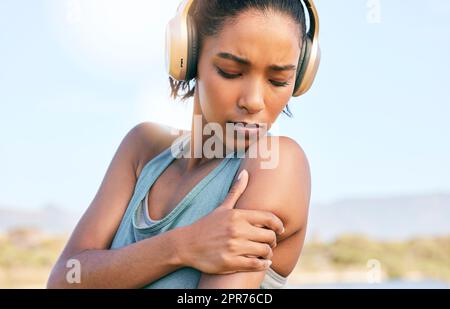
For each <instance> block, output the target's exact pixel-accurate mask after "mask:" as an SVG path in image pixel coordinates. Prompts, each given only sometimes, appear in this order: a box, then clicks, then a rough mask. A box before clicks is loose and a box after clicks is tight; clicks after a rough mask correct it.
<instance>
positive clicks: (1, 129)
mask: <svg viewBox="0 0 450 309" xmlns="http://www.w3.org/2000/svg"><path fill="white" fill-rule="evenodd" d="M178 3H179V1H178V0H166V1H162V2H158V4H157V6H156V4H155V2H154V1H149V0H127V1H125V0H36V1H34V0H33V1H32V0H0V288H43V287H45V283H46V280H47V277H48V274H49V271H50V269H51V267H52V264H53V263H54V262H55V261H56V259H57V257H58V255H59V253H60V251H61V250H62V247H63V246H64V243H65V241H66V240H67V237H68V236H69V235H70V233H71V231H72V229H73V227H74V225H75V224H76V222H77V220H78V219H79V218H80V216H81V214H82V213H83V212H84V211H85V210H86V208H87V207H88V206H89V204H90V203H91V201H92V199H93V197H94V195H95V193H96V192H97V189H98V187H99V185H100V183H101V180H102V179H103V176H104V174H105V172H106V169H107V167H108V165H109V163H110V161H111V159H112V156H113V155H114V153H115V151H116V149H117V147H118V145H119V143H120V141H121V140H122V139H123V137H124V136H125V134H126V133H127V132H128V131H129V130H130V129H131V128H132V127H133V126H135V125H136V124H138V123H140V122H143V121H153V122H158V123H163V124H166V125H170V126H173V127H177V128H183V129H190V121H191V113H192V102H189V103H187V104H186V103H181V102H178V101H172V100H170V99H169V96H168V94H169V84H168V77H167V73H166V72H165V68H164V34H165V25H166V23H167V21H168V20H169V19H170V18H171V17H172V16H173V14H174V12H175V10H176V8H177V5H178ZM315 3H316V6H317V9H318V11H319V15H320V21H321V29H320V30H321V32H320V35H321V37H320V42H321V48H322V63H321V67H320V70H319V73H318V76H317V79H316V82H315V84H314V86H313V88H312V89H311V91H310V92H308V93H307V94H306V95H305V96H302V97H300V98H292V100H291V101H290V103H289V106H290V109H291V110H292V112H293V114H294V118H292V119H291V118H288V117H287V116H285V115H284V114H282V115H280V117H279V119H278V121H277V123H276V124H275V125H274V128H273V129H272V132H273V133H274V134H280V135H287V136H290V137H292V138H294V139H295V140H296V141H297V142H298V143H299V144H300V145H301V146H302V148H303V149H304V150H305V152H306V154H307V156H308V159H309V162H310V166H311V173H312V196H311V205H310V217H309V223H308V233H307V241H306V244H305V247H304V249H303V253H302V256H301V258H300V260H299V263H298V265H297V267H296V269H295V271H294V272H293V273H292V275H291V276H290V278H289V287H293V288H309V287H319V288H336V287H337V288H346V287H349V288H352V287H354V288H380V287H387V288H433V287H437V288H449V287H450V121H449V119H450V106H449V104H448V102H450V94H449V90H448V87H449V77H448V72H449V71H450V60H449V57H448V55H450V36H449V35H448V34H449V32H450V19H449V18H448V17H449V16H450V2H449V1H445V0H430V1H426V2H423V1H418V0H412V1H402V0H389V1H387V0H347V1H345V6H344V5H342V2H341V1H325V0H316V1H315Z"/></svg>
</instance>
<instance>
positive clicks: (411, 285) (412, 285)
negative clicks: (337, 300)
mask: <svg viewBox="0 0 450 309" xmlns="http://www.w3.org/2000/svg"><path fill="white" fill-rule="evenodd" d="M287 288H288V289H450V284H449V283H445V282H440V281H418V282H414V281H387V282H382V283H374V284H370V283H333V284H305V285H291V286H288V287H287Z"/></svg>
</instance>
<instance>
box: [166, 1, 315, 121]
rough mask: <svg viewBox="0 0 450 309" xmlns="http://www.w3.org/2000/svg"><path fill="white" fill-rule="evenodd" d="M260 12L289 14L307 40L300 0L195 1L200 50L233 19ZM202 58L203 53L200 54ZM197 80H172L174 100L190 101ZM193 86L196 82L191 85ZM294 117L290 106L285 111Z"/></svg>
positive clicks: (194, 12)
mask: <svg viewBox="0 0 450 309" xmlns="http://www.w3.org/2000/svg"><path fill="white" fill-rule="evenodd" d="M250 9H256V10H259V11H262V12H264V13H265V12H268V11H274V12H280V13H284V14H287V15H288V16H291V17H292V19H293V20H294V21H295V22H296V23H297V24H298V25H299V27H300V33H301V34H302V38H301V40H302V41H303V40H304V38H305V36H306V21H305V11H304V7H303V3H302V2H301V1H300V0H195V1H194V2H193V4H192V8H191V11H190V14H191V16H192V19H193V22H194V23H195V26H196V29H197V36H198V46H199V48H200V49H201V48H202V46H203V40H204V39H205V37H209V36H216V35H218V33H219V32H220V31H221V30H222V28H223V27H224V25H225V22H226V21H228V19H229V18H231V19H233V18H236V17H237V16H238V15H239V14H240V13H241V12H244V11H247V10H250ZM198 54H200V53H198ZM195 81H196V78H195V77H194V78H192V79H190V80H188V81H177V80H175V79H173V78H172V77H170V76H169V82H170V88H171V94H170V96H171V97H172V98H173V99H176V98H181V100H186V99H188V98H190V97H192V96H193V95H194V92H195ZM191 82H194V84H193V85H191ZM283 113H285V114H286V115H287V116H289V117H292V116H293V115H292V112H291V111H290V110H289V106H288V105H287V106H286V109H285V110H283Z"/></svg>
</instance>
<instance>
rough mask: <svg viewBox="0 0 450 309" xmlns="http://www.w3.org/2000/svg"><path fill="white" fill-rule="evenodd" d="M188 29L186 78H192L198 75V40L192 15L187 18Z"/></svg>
mask: <svg viewBox="0 0 450 309" xmlns="http://www.w3.org/2000/svg"><path fill="white" fill-rule="evenodd" d="M187 31H188V40H187V41H188V47H187V48H188V59H187V64H186V66H187V67H186V80H191V79H192V78H194V77H196V75H197V62H198V40H197V31H196V28H195V24H194V22H193V20H192V17H191V16H188V18H187Z"/></svg>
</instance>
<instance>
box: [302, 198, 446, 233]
mask: <svg viewBox="0 0 450 309" xmlns="http://www.w3.org/2000/svg"><path fill="white" fill-rule="evenodd" d="M350 233H357V234H365V235H367V236H370V237H373V238H376V239H380V240H382V239H399V240H402V239H407V238H412V237H417V236H436V235H450V194H433V195H423V196H398V197H391V198H368V199H343V200H339V201H336V202H333V203H329V204H313V205H311V206H310V214H309V223H308V230H307V238H311V237H319V238H320V239H323V240H331V239H334V238H335V237H337V236H338V235H341V234H350Z"/></svg>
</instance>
